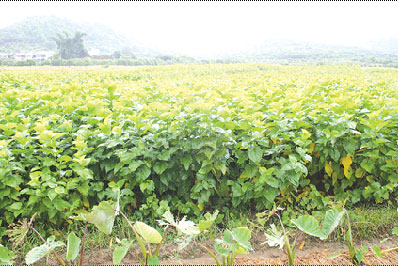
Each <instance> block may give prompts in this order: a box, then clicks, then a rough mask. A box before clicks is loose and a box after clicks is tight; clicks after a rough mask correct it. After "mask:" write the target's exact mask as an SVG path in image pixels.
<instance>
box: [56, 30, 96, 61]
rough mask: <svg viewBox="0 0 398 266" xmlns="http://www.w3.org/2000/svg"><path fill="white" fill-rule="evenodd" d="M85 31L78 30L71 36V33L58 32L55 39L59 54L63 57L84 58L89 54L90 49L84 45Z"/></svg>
mask: <svg viewBox="0 0 398 266" xmlns="http://www.w3.org/2000/svg"><path fill="white" fill-rule="evenodd" d="M85 35H86V34H85V33H82V32H79V31H77V32H76V33H75V36H73V37H71V36H70V35H69V33H67V32H64V33H63V35H62V34H60V33H58V34H57V36H56V37H55V38H53V39H54V41H55V42H56V44H57V49H58V55H59V56H60V57H61V58H62V59H71V58H83V57H87V56H88V51H87V49H86V48H85V47H84V43H83V37H84V36H85Z"/></svg>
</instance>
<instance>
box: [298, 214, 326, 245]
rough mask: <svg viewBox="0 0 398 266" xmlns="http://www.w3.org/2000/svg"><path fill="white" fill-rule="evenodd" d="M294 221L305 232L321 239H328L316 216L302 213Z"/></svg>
mask: <svg viewBox="0 0 398 266" xmlns="http://www.w3.org/2000/svg"><path fill="white" fill-rule="evenodd" d="M292 222H293V224H294V225H296V226H297V228H298V229H300V230H301V231H303V232H304V233H306V234H308V235H312V236H316V237H319V238H320V239H326V237H325V236H324V234H323V232H322V230H321V228H320V227H319V223H318V221H317V219H315V218H314V217H312V216H310V215H302V216H300V217H298V218H297V219H296V220H294V221H292Z"/></svg>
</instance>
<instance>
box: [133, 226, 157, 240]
mask: <svg viewBox="0 0 398 266" xmlns="http://www.w3.org/2000/svg"><path fill="white" fill-rule="evenodd" d="M134 229H135V231H136V232H137V234H139V235H140V236H141V237H142V238H143V239H144V241H145V242H147V243H152V244H159V243H160V242H162V236H161V235H160V234H159V232H158V231H156V229H155V228H153V227H150V226H149V225H146V224H144V223H142V222H136V223H135V224H134Z"/></svg>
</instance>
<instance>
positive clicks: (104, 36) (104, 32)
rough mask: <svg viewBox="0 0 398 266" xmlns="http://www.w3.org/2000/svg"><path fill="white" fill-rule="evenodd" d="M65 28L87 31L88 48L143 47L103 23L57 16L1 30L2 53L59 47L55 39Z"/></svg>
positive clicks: (0, 44) (108, 50)
mask: <svg viewBox="0 0 398 266" xmlns="http://www.w3.org/2000/svg"><path fill="white" fill-rule="evenodd" d="M64 31H66V32H69V33H70V34H71V35H74V33H75V32H76V31H81V32H83V33H86V34H87V35H86V36H85V37H84V41H85V45H86V47H87V48H88V50H90V49H98V50H100V52H102V53H113V52H114V51H118V50H121V49H123V48H129V49H131V50H132V51H133V52H136V53H138V54H139V53H140V51H139V50H140V48H138V47H136V46H134V45H133V44H132V41H131V40H129V39H128V38H125V37H124V36H122V35H121V34H118V33H116V32H115V31H114V30H112V29H110V28H108V27H106V26H104V25H99V24H90V23H76V22H73V21H70V20H68V19H63V18H59V17H54V16H48V17H29V18H27V19H25V20H24V21H22V22H18V23H15V24H12V25H10V26H8V27H5V28H2V29H0V52H6V53H7V52H8V53H9V52H16V51H39V50H56V44H55V41H54V40H52V38H53V37H54V36H56V34H57V33H62V32H64Z"/></svg>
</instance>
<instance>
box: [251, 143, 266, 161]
mask: <svg viewBox="0 0 398 266" xmlns="http://www.w3.org/2000/svg"><path fill="white" fill-rule="evenodd" d="M248 155H249V159H250V160H251V161H252V162H253V163H256V164H258V163H260V161H261V159H262V158H263V150H262V149H261V148H260V147H258V146H256V147H251V148H249V154H248Z"/></svg>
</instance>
